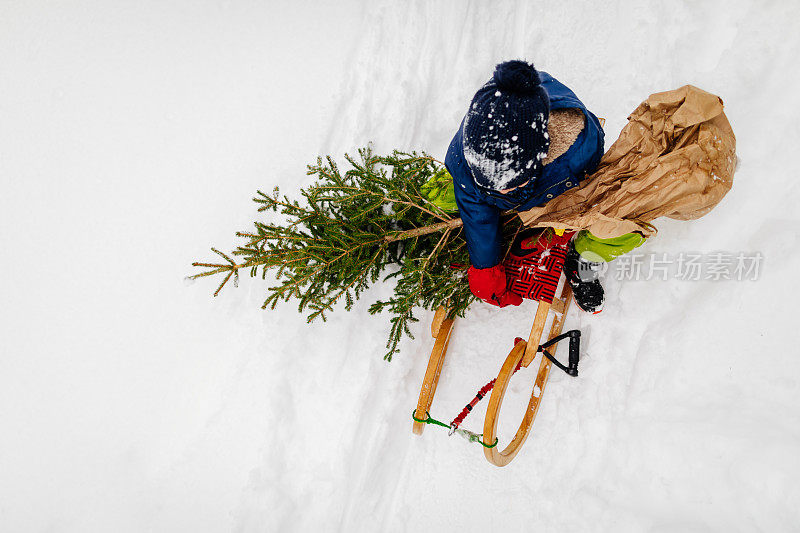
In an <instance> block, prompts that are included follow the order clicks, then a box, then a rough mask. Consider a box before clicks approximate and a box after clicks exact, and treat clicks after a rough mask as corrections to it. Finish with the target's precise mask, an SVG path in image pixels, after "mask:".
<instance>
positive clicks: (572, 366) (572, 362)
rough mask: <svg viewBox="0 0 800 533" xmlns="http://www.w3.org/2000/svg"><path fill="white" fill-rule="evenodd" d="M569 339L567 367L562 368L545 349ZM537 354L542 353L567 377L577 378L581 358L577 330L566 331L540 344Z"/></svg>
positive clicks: (578, 331)
mask: <svg viewBox="0 0 800 533" xmlns="http://www.w3.org/2000/svg"><path fill="white" fill-rule="evenodd" d="M567 337H569V362H568V365H569V366H564V365H563V364H561V363H560V362H559V361H558V359H556V358H555V357H553V355H552V354H551V353H550V352H548V351H547V350H546V348H547V347H548V346H550V345H552V344H555V343H557V342H558V341H560V340H562V339H566V338H567ZM536 351H537V352H542V353H543V354H544V356H545V357H547V358H548V359H550V361H551V362H552V363H553V364H554V365H556V366H557V367H558V368H560V369H561V370H563V371H564V372H566V373H567V374H568V375H570V376H572V377H577V376H578V363H579V362H580V358H581V332H580V330H578V329H573V330H570V331H567V332H566V333H562V334H561V335H559V336H558V337H553V338H552V339H550V340H549V341H547V342H546V343H544V344H540V345H539V347H538V348H537V349H536Z"/></svg>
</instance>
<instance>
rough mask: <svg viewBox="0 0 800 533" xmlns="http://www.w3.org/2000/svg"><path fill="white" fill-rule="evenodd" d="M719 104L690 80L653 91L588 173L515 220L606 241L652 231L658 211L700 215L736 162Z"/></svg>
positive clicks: (725, 187)
mask: <svg viewBox="0 0 800 533" xmlns="http://www.w3.org/2000/svg"><path fill="white" fill-rule="evenodd" d="M722 107H723V105H722V100H721V99H720V98H719V97H718V96H715V95H713V94H711V93H707V92H705V91H703V90H701V89H698V88H697V87H693V86H691V85H686V86H684V87H681V88H680V89H676V90H674V91H666V92H662V93H656V94H653V95H651V96H650V98H648V99H647V100H645V101H644V102H642V104H641V105H639V107H638V108H636V110H635V111H634V112H633V113H632V114H631V116H629V117H628V124H627V125H626V126H625V128H624V129H623V130H622V133H620V136H619V139H617V141H616V142H615V143H614V144H613V145H612V146H611V148H609V150H608V151H607V152H606V153H605V155H604V156H603V158H602V159H601V160H600V164H599V166H598V168H597V171H595V172H594V174H592V175H590V176H588V177H587V178H586V179H585V180H584V181H583V182H582V184H581V185H580V186H579V187H576V188H574V189H570V190H569V191H567V192H565V193H564V194H562V195H560V196H558V197H556V198H554V199H553V200H551V201H549V202H548V203H547V204H545V205H544V206H543V207H536V208H533V209H530V210H528V211H524V212H522V213H520V214H519V216H520V218H521V219H522V221H523V222H524V223H525V224H526V225H528V226H533V227H545V226H551V227H555V228H557V229H561V228H564V229H570V230H577V229H588V230H589V231H591V232H592V233H593V234H594V235H595V236H597V237H600V238H611V237H617V236H619V235H623V234H625V233H630V232H633V231H638V232H640V233H642V234H643V235H645V236H651V235H653V234H654V233H655V232H656V229H655V227H654V226H653V225H652V224H651V223H650V222H651V221H653V220H655V219H656V218H658V217H661V216H666V217H669V218H674V219H679V220H689V219H694V218H699V217H701V216H703V215H705V214H706V213H708V212H709V211H711V209H712V208H713V207H714V206H715V205H717V204H718V203H719V201H720V200H722V197H723V196H725V194H726V193H727V192H728V191H729V190H730V188H731V185H732V184H733V172H734V169H735V167H736V138H735V136H734V135H733V130H732V129H731V126H730V123H729V122H728V119H727V117H726V116H725V113H724V112H723V110H722Z"/></svg>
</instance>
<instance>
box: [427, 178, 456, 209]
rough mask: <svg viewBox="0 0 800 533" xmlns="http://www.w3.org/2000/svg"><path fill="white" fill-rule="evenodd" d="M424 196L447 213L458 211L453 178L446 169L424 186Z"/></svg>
mask: <svg viewBox="0 0 800 533" xmlns="http://www.w3.org/2000/svg"><path fill="white" fill-rule="evenodd" d="M420 192H422V195H423V196H424V197H425V199H426V200H428V201H429V202H430V203H432V204H433V205H435V206H437V207H438V208H439V209H441V210H442V211H444V212H446V213H451V212H454V211H458V205H456V190H455V186H454V185H453V177H452V176H451V175H450V174H449V173H448V172H447V170H446V169H444V168H443V169H441V170H440V171H439V172H437V173H436V174H434V175H433V176H432V177H431V178H430V179H429V180H428V181H426V182H425V183H424V184H422V188H421V191H420Z"/></svg>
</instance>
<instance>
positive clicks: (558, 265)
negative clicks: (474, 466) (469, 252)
mask: <svg viewBox="0 0 800 533" xmlns="http://www.w3.org/2000/svg"><path fill="white" fill-rule="evenodd" d="M569 237H570V235H565V236H563V237H562V236H559V237H557V238H556V239H555V240H556V242H555V243H553V244H552V245H554V246H555V247H557V246H562V247H563V249H564V253H563V254H553V257H552V258H548V260H547V261H548V263H550V267H552V268H549V269H544V272H545V274H544V276H546V277H547V278H548V279H547V280H545V281H544V282H543V281H542V279H541V277H540V276H542V273H541V272H539V270H540V269H539V268H533V269H530V268H529V269H528V271H527V273H528V274H530V276H527V277H526V275H524V274H520V273H521V272H523V267H522V266H521V263H519V262H516V263H515V262H514V261H506V262H505V263H504V266H505V268H506V274H507V276H509V275H511V276H513V281H512V282H511V286H512V288H514V289H516V290H515V292H518V293H521V294H523V296H524V297H527V298H529V299H535V300H538V301H539V304H538V307H537V310H536V315H535V316H534V319H533V326H532V327H531V332H530V335H529V336H528V341H527V342H526V341H520V342H517V343H516V344H515V346H514V347H513V348H512V349H511V352H510V353H509V354H508V356H507V357H506V359H505V362H504V363H503V365H502V367H501V368H500V373H499V374H498V376H497V378H496V379H495V381H494V387H493V389H492V393H491V397H490V398H489V405H488V408H487V410H486V418H485V420H484V427H483V437H482V444H483V446H484V455H485V456H486V459H487V460H488V461H489V462H490V463H492V464H493V465H495V466H505V465H507V464H508V463H510V462H511V461H512V460H513V459H514V457H516V455H517V453H519V450H520V448H521V447H522V445H523V444H524V443H525V440H526V439H527V438H528V435H529V434H530V430H531V427H532V426H533V422H534V420H535V419H536V414H537V413H538V411H539V405H540V403H541V398H542V395H543V393H544V389H545V387H546V386H547V381H548V378H549V376H550V369H551V367H552V364H553V363H552V361H551V360H550V359H549V358H548V357H545V356H544V354H543V355H542V357H541V361H540V363H539V371H538V373H537V375H536V379H535V380H534V385H533V391H532V392H531V398H530V401H529V403H528V408H527V410H526V411H525V415H524V416H523V419H522V422H521V423H520V425H519V428H518V429H517V432H516V434H515V435H514V438H513V439H512V441H511V442H510V443H509V444H508V446H506V447H505V449H503V450H502V451H501V450H499V449H498V447H497V446H495V444H496V442H497V436H496V433H497V422H498V417H499V412H500V408H501V407H502V403H503V397H504V396H505V393H506V389H507V387H508V383H509V381H510V380H511V376H512V375H513V374H514V373H515V372H516V370H518V366H520V365H521V366H523V367H527V366H528V365H530V363H531V362H533V361H534V359H535V358H536V355H537V352H538V349H539V347H540V343H541V340H542V333H543V332H544V329H545V326H546V325H547V319H548V317H549V315H550V312H551V311H553V312H554V317H553V321H552V324H551V326H550V332H549V335H548V337H547V339H546V341H545V342H544V343H541V344H543V345H547V344H548V343H550V346H549V349H550V351H551V352H552V353H555V348H556V344H557V343H551V342H550V341H552V340H553V339H555V338H556V337H558V336H559V335H560V334H561V331H562V329H563V327H564V322H565V319H566V314H567V310H568V309H569V306H570V303H571V301H572V292H571V290H570V288H569V284H568V283H566V280H563V288H562V290H561V293H560V296H559V297H555V296H554V293H555V289H556V285H558V283H559V281H561V278H562V274H561V271H562V270H563V260H564V255H565V254H566V252H565V250H566V243H567V242H568V240H569ZM549 254H550V250H549V249H548V251H547V253H545V254H540V255H542V256H544V255H549ZM540 261H541V259H540ZM534 278H536V279H534ZM514 284H516V285H517V286H516V287H515V286H514ZM448 314H449V310H448V309H445V308H444V307H440V308H439V309H437V311H436V314H435V315H434V318H433V323H432V324H431V334H432V335H433V337H434V338H435V339H436V341H435V343H434V346H433V350H432V351H431V356H430V358H429V360H428V367H427V369H426V371H425V376H424V377H423V380H422V387H421V390H420V395H419V401H418V402H417V408H416V410H415V411H414V412H415V413H416V414H417V416H415V417H414V423H413V427H412V430H413V432H414V433H415V434H417V435H421V434H422V432H423V431H424V429H425V425H426V422H425V421H424V420H423V419H422V418H423V417H429V411H430V408H431V404H432V403H433V397H434V395H435V393H436V386H437V385H438V383H439V376H440V374H441V371H442V365H443V364H444V358H445V355H446V354H447V347H448V344H449V341H450V335H451V333H452V328H453V320H452V319H448V318H447V315H448ZM576 364H577V363H576ZM480 397H481V396H480V395H479V396H478V398H479V399H480ZM417 417H419V418H417ZM439 425H444V426H446V424H441V423H440V424H439ZM466 433H469V432H466Z"/></svg>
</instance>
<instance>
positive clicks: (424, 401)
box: [411, 307, 453, 435]
mask: <svg viewBox="0 0 800 533" xmlns="http://www.w3.org/2000/svg"><path fill="white" fill-rule="evenodd" d="M441 309H443V308H442V307H440V308H439V309H437V310H436V315H435V316H434V323H435V322H436V316H440V313H439V311H440V310H441ZM441 316H445V317H446V316H447V310H446V309H445V310H444V312H443V313H442V314H441ZM452 331H453V320H452V319H447V318H445V319H443V320H442V321H441V323H440V324H439V326H438V327H437V328H436V335H434V337H435V338H436V342H434V343H433V350H431V356H430V358H429V359H428V368H427V369H426V370H425V377H423V378H422V388H421V389H420V391H419V400H418V401H417V410H416V418H419V419H420V420H424V419H425V417H426V413H427V412H429V411H430V408H431V404H432V403H433V396H434V395H435V394H436V385H438V384H439V375H440V374H441V373H442V364H444V356H445V354H447V345H448V344H449V343H450V333H451V332H452ZM431 332H433V324H432V325H431ZM411 430H412V431H413V432H414V433H416V434H417V435H422V432H423V431H425V424H424V423H422V422H417V421H416V420H414V423H413V425H412V427H411Z"/></svg>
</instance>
